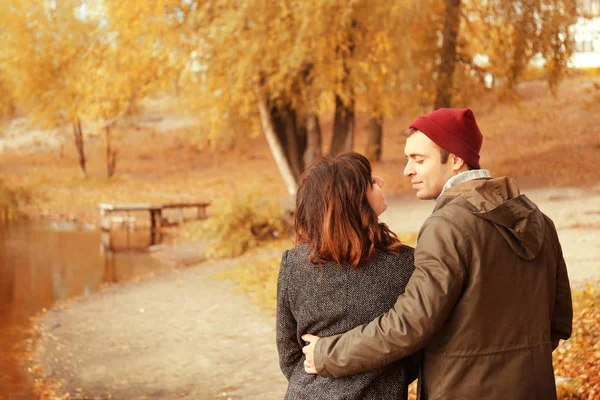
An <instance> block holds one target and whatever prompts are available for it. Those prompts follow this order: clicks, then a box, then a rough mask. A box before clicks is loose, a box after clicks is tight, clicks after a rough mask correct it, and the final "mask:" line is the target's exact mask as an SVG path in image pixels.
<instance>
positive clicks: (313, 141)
mask: <svg viewBox="0 0 600 400" xmlns="http://www.w3.org/2000/svg"><path fill="white" fill-rule="evenodd" d="M322 142H323V140H322V135H321V127H320V126H319V117H318V116H317V114H314V113H312V112H309V113H308V114H307V115H306V151H305V152H304V165H305V166H306V167H307V168H308V167H309V166H310V165H311V164H312V163H313V162H315V160H317V159H318V158H319V157H321V146H322V144H323V143H322Z"/></svg>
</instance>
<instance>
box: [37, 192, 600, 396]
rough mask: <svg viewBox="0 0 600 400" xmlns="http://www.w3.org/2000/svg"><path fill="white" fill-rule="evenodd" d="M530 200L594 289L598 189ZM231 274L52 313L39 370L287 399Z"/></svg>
mask: <svg viewBox="0 0 600 400" xmlns="http://www.w3.org/2000/svg"><path fill="white" fill-rule="evenodd" d="M524 193H526V194H527V195H528V196H529V197H530V198H531V199H532V200H533V201H535V202H537V203H538V205H539V206H540V208H541V209H542V210H543V211H544V212H545V213H546V214H548V215H549V216H550V217H551V218H552V219H553V220H554V221H555V223H556V225H557V227H558V229H559V236H560V238H561V242H562V245H563V251H564V255H565V258H566V260H567V265H568V268H569V274H570V277H571V282H572V285H573V286H574V287H581V286H583V285H584V284H585V282H588V281H591V282H595V283H596V284H598V282H600V263H599V260H600V229H599V228H600V186H598V187H594V188H587V189H549V190H535V191H524ZM388 202H389V203H390V207H389V209H388V211H386V213H384V214H383V215H382V220H383V221H385V222H387V223H388V224H389V225H390V226H391V228H392V229H394V230H396V231H416V230H418V228H419V226H420V225H421V223H422V222H423V221H424V220H425V218H426V217H427V215H428V214H429V213H430V212H431V209H432V208H433V203H432V202H424V201H418V200H414V199H413V198H405V199H394V200H390V201H388ZM232 265H233V264H232V263H231V262H225V263H223V262H221V263H220V264H212V263H205V264H201V265H199V266H197V267H192V268H187V269H178V270H175V271H173V272H171V273H169V274H166V275H164V276H160V277H155V278H152V279H150V280H146V281H141V282H130V283H126V284H122V285H118V286H116V287H112V288H109V289H107V290H104V291H102V292H100V293H97V294H94V295H91V296H89V297H85V298H81V299H77V300H74V301H71V302H69V303H67V304H66V305H64V306H62V307H54V308H53V309H52V310H50V311H49V312H48V313H46V314H45V315H44V316H42V317H40V319H39V321H38V322H39V323H40V324H41V326H42V333H43V334H42V336H41V337H40V338H39V339H38V340H37V344H36V348H35V351H34V355H33V357H34V361H36V362H37V363H39V364H40V365H41V367H42V370H43V371H44V372H45V374H47V375H51V376H53V377H56V378H59V379H61V380H63V381H64V386H63V390H64V391H65V392H68V393H70V395H71V397H75V398H77V397H79V398H91V399H94V398H98V399H109V398H114V399H123V400H130V399H131V400H133V399H165V400H166V399H219V398H222V399H232V400H233V399H249V400H252V399H261V400H269V399H281V398H282V397H283V394H284V392H285V387H286V382H285V379H284V378H283V376H282V375H281V373H280V372H279V368H278V364H277V355H276V349H275V345H274V336H275V335H274V323H275V321H274V317H273V316H272V315H271V314H269V313H266V312H264V311H262V310H260V309H259V308H258V307H256V306H255V305H253V304H251V303H250V302H249V301H248V299H247V298H246V297H245V296H244V295H243V294H241V293H239V292H237V291H236V287H235V285H234V284H233V283H231V282H228V281H222V280H218V279H215V278H214V277H213V276H212V275H213V274H214V273H215V272H218V271H221V270H225V269H227V268H231V267H232ZM597 287H598V286H597Z"/></svg>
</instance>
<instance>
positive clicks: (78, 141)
mask: <svg viewBox="0 0 600 400" xmlns="http://www.w3.org/2000/svg"><path fill="white" fill-rule="evenodd" d="M73 134H74V135H75V147H76V148H77V154H78V155H79V168H80V169H81V174H82V175H83V177H84V178H87V172H86V170H85V161H86V160H85V150H84V146H83V132H82V131H81V120H80V119H79V117H77V119H76V120H75V121H74V122H73Z"/></svg>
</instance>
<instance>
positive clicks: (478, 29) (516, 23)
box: [457, 0, 577, 96]
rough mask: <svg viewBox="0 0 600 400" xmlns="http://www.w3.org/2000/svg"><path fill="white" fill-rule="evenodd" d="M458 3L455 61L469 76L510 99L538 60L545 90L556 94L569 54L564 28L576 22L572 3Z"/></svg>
mask: <svg viewBox="0 0 600 400" xmlns="http://www.w3.org/2000/svg"><path fill="white" fill-rule="evenodd" d="M463 1H464V3H463V7H464V10H463V12H462V13H461V15H462V28H461V34H460V35H459V40H458V41H459V43H460V45H459V49H458V51H457V53H458V57H457V58H458V60H459V61H460V62H461V63H462V64H463V65H465V64H466V65H468V66H470V67H471V68H474V69H475V70H474V72H473V73H472V75H473V76H479V77H481V75H482V73H483V74H485V75H487V78H488V79H489V80H491V81H493V83H494V86H495V87H497V88H499V89H500V90H501V92H502V93H504V94H509V95H510V96H513V95H514V92H515V88H516V86H517V84H518V83H519V81H520V80H521V79H522V77H523V75H524V73H525V72H526V71H527V69H528V68H530V65H531V63H532V62H533V61H535V60H536V58H538V59H539V61H540V63H541V64H543V68H544V71H545V75H546V80H547V82H548V84H549V86H550V89H551V90H552V91H553V92H554V91H555V90H556V87H557V85H558V83H559V82H560V81H561V79H562V78H563V77H564V75H565V73H566V69H567V61H568V59H569V58H570V56H571V54H572V50H573V37H572V35H571V34H570V32H569V26H570V25H572V24H574V23H575V19H576V17H577V4H576V3H577V2H576V0H518V1H506V0H485V1H466V0H463ZM477 57H478V58H479V59H480V61H479V62H477V61H476V58H477Z"/></svg>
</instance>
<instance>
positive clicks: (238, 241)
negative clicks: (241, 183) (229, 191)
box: [182, 188, 287, 258]
mask: <svg viewBox="0 0 600 400" xmlns="http://www.w3.org/2000/svg"><path fill="white" fill-rule="evenodd" d="M211 207H213V206H211ZM214 208H215V209H216V211H215V212H214V214H213V215H212V216H211V217H210V218H209V219H208V220H206V221H200V222H195V223H191V224H186V226H184V228H183V230H182V236H183V238H185V239H190V238H193V237H202V238H205V239H206V240H208V242H209V246H208V249H207V256H209V257H213V258H219V257H236V256H239V255H241V254H242V253H244V252H245V251H247V250H248V249H251V248H253V247H256V246H260V245H264V243H267V242H269V241H273V240H277V239H278V238H281V237H284V236H286V235H287V229H286V222H285V220H284V213H283V210H282V208H281V205H280V203H279V199H278V198H275V197H269V196H268V195H265V194H264V193H261V192H260V191H259V189H257V188H254V189H251V190H248V191H246V192H244V193H240V192H239V191H238V192H237V193H236V194H234V195H233V196H231V197H230V198H228V199H223V200H221V201H220V202H219V203H218V204H215V205H214Z"/></svg>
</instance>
